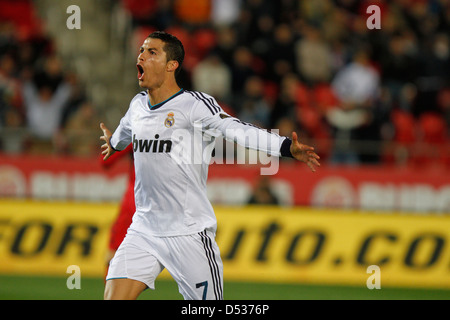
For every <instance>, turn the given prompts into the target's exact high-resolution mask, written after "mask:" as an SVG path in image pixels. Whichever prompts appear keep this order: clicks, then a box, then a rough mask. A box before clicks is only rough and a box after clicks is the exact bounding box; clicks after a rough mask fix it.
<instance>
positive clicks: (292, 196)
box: [0, 155, 450, 213]
mask: <svg viewBox="0 0 450 320" xmlns="http://www.w3.org/2000/svg"><path fill="white" fill-rule="evenodd" d="M129 169H130V163H129V162H128V160H127V159H122V160H121V161H119V162H117V164H115V165H114V166H112V167H111V168H109V169H105V168H104V167H102V165H101V161H100V159H96V158H93V159H85V158H70V157H34V156H33V157H32V156H6V155H0V197H22V198H32V199H57V200H82V201H118V200H119V199H120V198H121V196H122V194H123V192H124V190H125V188H126V183H127V179H128V174H129ZM262 183H268V185H269V186H270V190H271V191H272V193H273V194H274V196H275V197H276V198H277V199H278V203H279V204H281V205H284V206H292V205H295V206H309V205H311V206H315V207H335V208H360V209H369V210H400V211H415V212H418V213H422V212H423V213H427V212H437V213H450V171H448V170H445V169H442V168H426V169H418V168H413V167H390V166H373V167H367V166H365V167H345V166H322V167H320V168H319V169H318V170H317V172H315V173H313V172H311V171H310V170H309V169H308V168H307V167H306V166H304V165H302V164H299V163H290V162H286V163H285V162H280V166H279V168H278V171H277V173H276V174H275V175H271V176H263V175H261V170H260V166H258V165H237V164H212V165H211V166H210V168H209V178H208V196H209V198H210V200H211V201H212V202H213V203H214V204H225V205H242V204H246V203H248V201H249V200H250V198H251V197H252V195H253V193H254V191H255V189H256V188H257V187H258V186H259V185H260V184H262Z"/></svg>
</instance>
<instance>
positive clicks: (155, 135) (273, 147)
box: [110, 89, 290, 236]
mask: <svg viewBox="0 0 450 320" xmlns="http://www.w3.org/2000/svg"><path fill="white" fill-rule="evenodd" d="M254 132H256V134H254ZM220 135H222V136H223V137H224V138H225V139H227V140H231V141H235V142H236V143H238V144H240V145H242V146H245V147H247V148H250V149H255V150H259V151H265V152H267V153H268V154H270V155H272V156H277V157H279V156H281V153H284V154H283V155H285V153H286V152H282V151H280V150H281V148H282V145H283V148H282V149H283V150H286V145H287V143H283V142H285V141H286V140H289V139H287V138H286V137H280V136H279V135H277V134H275V133H271V132H268V131H267V130H264V129H259V128H256V127H255V126H253V125H251V124H248V123H244V122H242V121H240V120H238V119H236V118H234V117H231V116H230V115H228V114H227V113H225V112H224V111H223V110H222V108H221V107H220V106H219V105H218V104H217V102H216V100H215V99H214V98H212V97H211V96H209V95H207V94H205V93H202V92H197V91H187V90H183V89H181V90H180V91H179V92H178V93H176V94H175V95H173V96H172V97H170V98H169V99H167V100H165V101H163V102H161V103H159V104H157V105H155V106H151V105H150V101H149V97H148V93H147V92H146V91H142V92H140V93H139V94H137V95H136V96H135V97H134V98H133V100H132V101H131V103H130V107H129V109H128V111H127V113H126V114H125V116H124V117H123V118H122V119H121V121H120V124H119V126H118V128H117V129H116V130H115V132H114V133H113V135H112V137H111V141H110V142H111V146H112V147H113V148H114V149H116V150H123V149H125V148H126V147H127V146H128V145H129V144H130V143H132V144H133V151H134V167H135V173H136V181H135V187H134V192H135V202H136V213H135V214H134V216H133V222H132V224H131V226H130V228H131V229H132V230H136V231H138V232H143V233H146V234H150V235H153V236H177V235H189V234H194V233H198V232H201V231H203V230H205V229H209V230H212V231H213V232H215V230H216V227H217V222H216V217H215V214H214V211H213V208H212V206H211V203H210V202H209V200H208V198H207V193H206V180H207V177H208V166H209V163H210V160H211V156H212V151H213V148H214V143H213V142H214V139H216V138H217V137H218V136H220ZM286 142H287V141H286ZM289 142H290V140H289Z"/></svg>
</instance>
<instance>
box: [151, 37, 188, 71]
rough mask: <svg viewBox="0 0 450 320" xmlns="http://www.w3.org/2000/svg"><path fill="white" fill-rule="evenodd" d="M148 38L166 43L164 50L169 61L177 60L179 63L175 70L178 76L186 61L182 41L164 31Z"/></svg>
mask: <svg viewBox="0 0 450 320" xmlns="http://www.w3.org/2000/svg"><path fill="white" fill-rule="evenodd" d="M147 38H152V39H160V40H161V41H162V42H164V47H163V49H164V51H165V52H166V55H167V61H170V60H176V61H177V62H178V68H177V69H176V70H175V75H177V74H178V73H179V72H180V69H181V65H182V64H183V60H184V47H183V44H182V43H181V41H180V40H179V39H178V38H177V37H175V36H174V35H171V34H170V33H167V32H164V31H155V32H153V33H151V34H150V35H149V36H148V37H147Z"/></svg>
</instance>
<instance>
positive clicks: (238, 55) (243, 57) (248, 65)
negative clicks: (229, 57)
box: [231, 46, 255, 94]
mask: <svg viewBox="0 0 450 320" xmlns="http://www.w3.org/2000/svg"><path fill="white" fill-rule="evenodd" d="M252 59H253V55H252V53H251V51H250V50H249V49H248V48H247V47H244V46H240V47H238V48H236V49H235V51H234V55H233V64H232V65H231V72H232V83H231V88H232V90H233V93H235V94H240V93H242V90H243V88H244V85H245V82H246V81H247V79H248V78H249V77H251V76H253V75H254V74H255V72H254V70H253V68H252Z"/></svg>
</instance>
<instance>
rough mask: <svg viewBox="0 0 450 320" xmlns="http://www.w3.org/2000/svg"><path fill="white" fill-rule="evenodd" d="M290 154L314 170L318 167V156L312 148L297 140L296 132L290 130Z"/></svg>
mask: <svg viewBox="0 0 450 320" xmlns="http://www.w3.org/2000/svg"><path fill="white" fill-rule="evenodd" d="M290 151H291V154H292V156H293V157H294V158H295V159H297V160H299V161H302V162H304V163H306V165H307V166H308V167H309V168H310V169H311V171H313V172H315V171H316V167H320V163H319V161H318V160H319V159H320V157H319V156H318V155H317V154H316V153H315V152H314V148H313V147H310V146H308V145H306V144H302V143H300V142H299V141H298V136H297V133H295V132H292V143H291V147H290Z"/></svg>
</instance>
